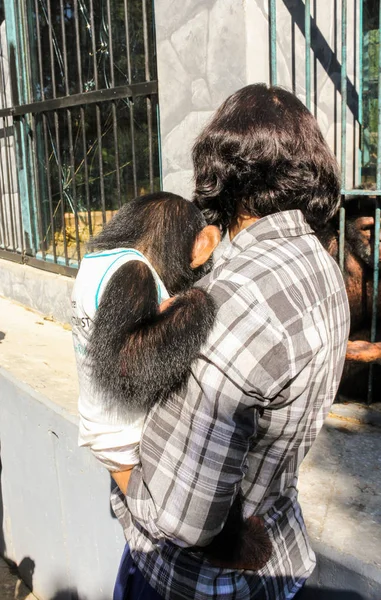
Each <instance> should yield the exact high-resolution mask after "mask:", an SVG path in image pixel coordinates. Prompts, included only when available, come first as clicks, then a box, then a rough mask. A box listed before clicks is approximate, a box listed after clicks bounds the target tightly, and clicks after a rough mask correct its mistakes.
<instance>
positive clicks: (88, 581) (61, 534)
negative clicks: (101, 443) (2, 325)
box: [0, 369, 124, 600]
mask: <svg viewBox="0 0 381 600" xmlns="http://www.w3.org/2000/svg"><path fill="white" fill-rule="evenodd" d="M0 409H1V417H0V439H1V462H2V472H1V488H0V491H1V497H0V511H2V512H3V522H2V530H0V551H2V554H4V546H5V555H6V557H8V558H9V559H11V560H13V561H14V562H16V563H17V564H20V563H21V564H22V568H24V569H25V570H26V572H25V574H24V575H25V577H26V580H27V581H29V582H30V580H31V579H32V585H33V591H34V593H35V595H36V596H38V597H39V598H41V599H43V600H53V599H56V600H58V598H59V600H74V599H75V598H77V596H75V593H78V596H79V597H80V598H81V600H110V598H111V597H112V589H113V585H114V581H115V576H116V571H117V568H118V564H119V560H120V556H121V553H122V549H123V546H124V540H123V535H122V530H121V528H120V525H119V523H118V521H117V520H116V519H115V518H113V517H112V515H111V510H110V505H109V490H110V479H109V476H108V474H107V473H106V472H105V471H104V469H102V468H101V467H100V466H98V465H97V463H96V461H95V459H94V458H93V457H92V456H91V455H90V454H89V453H88V452H87V451H86V450H84V449H79V448H78V446H77V435H78V430H77V422H76V421H77V419H76V417H73V416H70V415H68V413H67V412H66V411H65V409H63V408H60V407H58V406H56V405H55V404H54V403H52V402H50V401H49V400H47V398H45V397H44V396H42V395H40V394H38V393H36V392H34V391H33V390H32V389H31V388H30V387H29V386H27V385H25V384H22V383H21V382H20V381H18V380H16V379H14V378H13V377H12V376H11V375H10V374H9V373H8V372H7V371H5V370H4V369H0ZM28 559H29V560H28ZM59 592H60V593H61V594H59Z"/></svg>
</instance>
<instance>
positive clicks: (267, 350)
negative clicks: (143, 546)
mask: <svg viewBox="0 0 381 600" xmlns="http://www.w3.org/2000/svg"><path fill="white" fill-rule="evenodd" d="M209 291H210V292H211V293H212V295H213V297H214V299H215V300H216V302H217V305H218V306H219V310H218V314H217V320H216V324H215V327H214V329H213V332H212V334H211V336H210V338H209V340H208V342H207V345H206V347H205V348H204V349H203V352H202V356H201V357H200V359H199V360H198V361H197V363H196V365H195V367H194V369H193V373H192V376H191V378H190V381H189V384H188V386H187V389H186V390H185V391H184V392H183V393H182V394H179V395H177V396H175V397H174V398H172V399H171V400H169V401H168V402H167V403H165V405H158V406H155V407H154V408H153V409H152V410H151V412H150V414H149V415H148V418H147V421H146V426H145V429H144V432H143V437H142V441H141V449H140V452H141V465H139V466H138V467H135V469H134V471H133V473H132V476H131V479H130V483H129V486H128V497H127V502H128V508H129V510H130V512H131V514H132V517H133V519H134V521H135V523H136V522H138V523H139V524H140V525H141V526H142V527H143V528H144V529H145V530H146V531H147V532H148V533H149V534H150V535H151V536H153V538H155V539H156V540H160V539H166V540H171V541H172V542H174V543H176V544H177V545H179V546H183V547H190V546H205V545H207V544H208V543H209V542H211V541H212V539H213V538H214V537H215V536H216V535H217V534H218V533H219V532H220V531H221V529H222V527H223V524H224V522H225V520H226V518H227V515H228V512H229V509H230V507H231V504H232V502H233V500H234V498H235V496H236V494H237V492H238V490H239V488H240V485H241V481H242V479H243V477H244V476H245V473H246V470H247V455H248V452H249V449H250V447H251V446H252V444H253V443H254V440H255V434H256V428H257V419H258V411H259V410H261V409H262V408H264V407H265V406H266V405H267V404H268V402H269V399H270V398H271V397H272V396H273V395H274V394H276V393H277V392H278V390H279V389H280V388H281V387H282V385H283V382H284V381H285V380H286V379H287V377H288V373H289V366H290V356H289V351H288V348H287V340H286V339H285V336H284V334H283V332H282V331H280V330H277V329H276V328H274V326H273V325H272V324H271V322H270V321H271V320H270V317H269V315H268V313H266V311H264V310H262V308H261V302H260V300H259V301H258V300H254V299H253V297H252V296H249V295H248V294H247V292H245V290H244V288H243V287H242V286H238V285H235V284H234V283H232V282H226V281H223V282H221V281H217V282H214V284H213V285H212V286H211V287H210V288H209ZM254 304H255V305H256V309H255V310H253V306H254ZM254 349H255V351H254ZM270 357H271V360H270Z"/></svg>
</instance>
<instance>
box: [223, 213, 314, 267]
mask: <svg viewBox="0 0 381 600" xmlns="http://www.w3.org/2000/svg"><path fill="white" fill-rule="evenodd" d="M311 233H314V231H313V229H311V227H310V226H309V225H308V223H307V221H306V220H305V218H304V215H303V213H302V211H301V210H285V211H282V212H278V213H275V214H273V215H268V216H267V217H261V218H260V219H258V221H255V223H253V224H252V225H250V226H249V227H247V229H243V230H242V231H240V232H239V233H238V234H237V235H236V236H235V238H234V239H233V240H232V242H231V243H230V244H229V247H228V248H227V249H226V251H225V252H224V254H223V256H222V258H224V259H227V258H231V257H232V256H235V255H236V254H239V253H240V252H242V251H244V250H247V249H248V248H250V247H251V246H253V245H255V244H256V243H257V242H262V241H264V240H274V239H279V238H288V237H297V236H301V235H307V234H311Z"/></svg>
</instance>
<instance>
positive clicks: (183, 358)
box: [72, 192, 271, 570]
mask: <svg viewBox="0 0 381 600" xmlns="http://www.w3.org/2000/svg"><path fill="white" fill-rule="evenodd" d="M219 240H220V232H219V229H218V228H217V227H214V226H212V225H209V226H208V225H207V224H206V222H205V219H204V217H203V216H202V214H201V212H200V211H199V210H198V209H197V208H196V206H195V205H194V204H192V203H190V202H188V201H187V200H185V199H183V198H181V197H180V196H176V195H174V194H170V193H166V192H158V193H155V194H150V195H147V196H142V197H139V198H136V199H135V200H132V201H130V202H128V203H127V204H125V205H124V206H123V207H122V208H121V209H120V210H119V212H118V213H117V214H116V215H115V216H114V218H113V219H112V220H111V221H110V222H109V223H107V224H106V225H105V227H104V228H103V231H102V232H101V233H100V234H99V235H98V236H97V237H96V238H95V239H93V240H92V242H91V244H90V250H91V254H87V255H86V256H85V257H84V258H83V260H82V263H81V267H80V270H79V273H78V276H77V280H76V283H75V287H74V291H73V296H72V304H73V312H74V316H73V338H74V346H75V350H76V358H77V366H78V374H79V381H80V398H79V412H80V417H81V419H80V444H81V445H87V446H90V448H91V450H92V451H93V453H94V454H95V456H96V457H97V458H98V460H100V461H101V462H102V463H103V464H104V465H105V466H106V467H107V468H108V469H109V470H110V471H112V472H114V477H115V479H116V480H117V481H118V483H119V482H120V481H122V480H121V479H120V478H119V479H118V477H117V474H118V473H117V472H121V471H122V472H123V471H128V469H131V468H132V466H133V465H135V464H137V463H138V462H139V448H138V444H139V441H140V436H141V432H142V426H143V420H144V417H145V415H146V413H147V411H148V410H149V408H150V407H151V406H152V405H153V404H154V403H156V402H165V400H166V399H167V398H168V397H169V396H170V395H171V394H173V393H175V392H176V391H178V390H180V389H181V388H182V386H184V385H186V383H187V380H188V377H189V374H190V369H191V366H192V363H193V362H194V361H195V360H196V359H197V357H198V355H199V353H200V349H201V346H202V345H203V344H204V343H205V341H206V339H207V336H208V334H209V332H210V331H211V328H212V327H213V323H214V319H215V313H216V309H215V305H214V302H213V300H212V298H211V297H210V296H209V294H207V293H206V292H205V291H204V290H202V289H201V288H194V287H192V285H193V283H194V282H195V281H197V280H198V279H199V278H200V277H201V276H202V275H203V274H204V273H206V272H207V271H208V270H209V269H210V267H211V256H212V253H213V250H214V248H215V247H216V246H217V244H218V243H219ZM171 296H174V297H171ZM163 301H164V302H163ZM118 475H120V473H119V474H118ZM241 505H242V498H241V497H240V496H238V497H237V498H236V500H235V502H234V504H233V506H232V509H231V511H230V514H229V517H228V519H227V522H226V523H225V526H224V528H223V530H222V531H221V533H220V534H219V535H218V536H217V537H216V538H215V540H214V541H213V542H212V543H211V544H210V545H209V546H208V547H207V548H202V549H200V550H201V551H203V552H205V554H206V556H207V557H208V558H209V559H210V560H211V561H213V562H215V563H216V564H218V565H221V566H230V567H233V568H247V569H249V568H250V569H252V570H257V569H259V568H261V567H262V566H263V565H264V564H265V563H266V562H267V560H268V559H269V557H270V554H271V544H270V541H269V539H268V536H267V533H266V531H265V529H264V526H263V525H262V522H261V520H260V519H258V518H256V517H253V518H251V519H249V520H247V521H244V520H243V516H242V506H241Z"/></svg>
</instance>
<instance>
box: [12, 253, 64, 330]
mask: <svg viewBox="0 0 381 600" xmlns="http://www.w3.org/2000/svg"><path fill="white" fill-rule="evenodd" d="M0 273H1V276H0V296H4V297H5V298H11V299H12V300H16V302H20V304H24V305H25V306H28V307H29V308H33V309H34V310H37V311H38V312H40V313H41V314H43V315H45V316H49V317H52V318H53V319H54V320H55V321H58V322H60V323H70V296H71V290H72V288H73V284H74V279H72V278H71V277H65V276H64V275H56V274H54V273H48V272H46V271H41V270H40V269H36V268H33V267H29V266H27V265H20V264H17V263H13V262H11V261H8V260H0Z"/></svg>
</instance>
